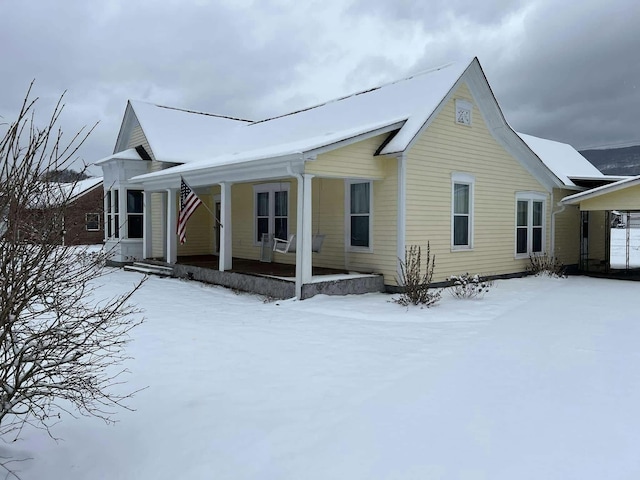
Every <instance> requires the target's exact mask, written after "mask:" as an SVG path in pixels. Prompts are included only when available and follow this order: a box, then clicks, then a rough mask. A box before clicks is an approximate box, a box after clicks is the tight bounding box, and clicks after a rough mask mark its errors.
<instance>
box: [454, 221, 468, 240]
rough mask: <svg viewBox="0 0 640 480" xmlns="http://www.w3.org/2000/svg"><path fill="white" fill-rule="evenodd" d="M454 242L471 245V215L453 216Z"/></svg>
mask: <svg viewBox="0 0 640 480" xmlns="http://www.w3.org/2000/svg"><path fill="white" fill-rule="evenodd" d="M453 244H454V245H469V217H468V216H465V215H460V216H455V217H453Z"/></svg>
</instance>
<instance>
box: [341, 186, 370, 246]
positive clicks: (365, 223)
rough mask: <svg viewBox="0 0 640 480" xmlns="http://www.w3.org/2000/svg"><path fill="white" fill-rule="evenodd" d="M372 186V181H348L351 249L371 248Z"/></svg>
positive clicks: (348, 224)
mask: <svg viewBox="0 0 640 480" xmlns="http://www.w3.org/2000/svg"><path fill="white" fill-rule="evenodd" d="M372 187H373V184H372V182H370V181H366V182H363V181H356V180H350V181H347V185H346V197H347V198H346V204H347V205H346V206H347V208H346V210H347V222H346V227H347V238H349V244H348V247H349V249H352V250H356V251H357V250H367V251H370V250H371V228H372V221H371V211H372V208H371V206H372Z"/></svg>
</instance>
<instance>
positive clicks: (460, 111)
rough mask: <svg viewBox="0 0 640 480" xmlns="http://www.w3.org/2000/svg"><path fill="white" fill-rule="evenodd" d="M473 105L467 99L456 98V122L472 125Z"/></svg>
mask: <svg viewBox="0 0 640 480" xmlns="http://www.w3.org/2000/svg"><path fill="white" fill-rule="evenodd" d="M472 112H473V105H472V104H471V102H468V101H466V100H460V99H459V100H456V123H457V124H459V125H467V126H471V120H472V119H471V113H472Z"/></svg>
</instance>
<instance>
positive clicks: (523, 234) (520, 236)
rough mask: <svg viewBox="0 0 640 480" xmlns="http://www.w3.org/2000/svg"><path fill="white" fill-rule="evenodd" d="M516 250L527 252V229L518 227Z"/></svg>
mask: <svg viewBox="0 0 640 480" xmlns="http://www.w3.org/2000/svg"><path fill="white" fill-rule="evenodd" d="M516 252H517V253H527V229H526V228H518V229H516Z"/></svg>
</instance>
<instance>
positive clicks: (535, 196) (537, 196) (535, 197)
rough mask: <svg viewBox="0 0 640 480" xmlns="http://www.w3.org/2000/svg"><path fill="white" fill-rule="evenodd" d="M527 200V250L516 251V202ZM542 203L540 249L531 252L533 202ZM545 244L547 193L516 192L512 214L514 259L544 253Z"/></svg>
mask: <svg viewBox="0 0 640 480" xmlns="http://www.w3.org/2000/svg"><path fill="white" fill-rule="evenodd" d="M524 201H526V202H527V226H526V228H527V251H526V252H523V253H518V202H524ZM534 202H540V203H542V250H541V251H539V252H533V228H534V225H533V203H534ZM520 228H522V227H520ZM546 245H547V195H545V194H543V193H539V192H517V193H516V201H515V215H514V242H513V252H514V256H515V258H516V259H525V258H529V256H530V255H544V254H545V252H546Z"/></svg>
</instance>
